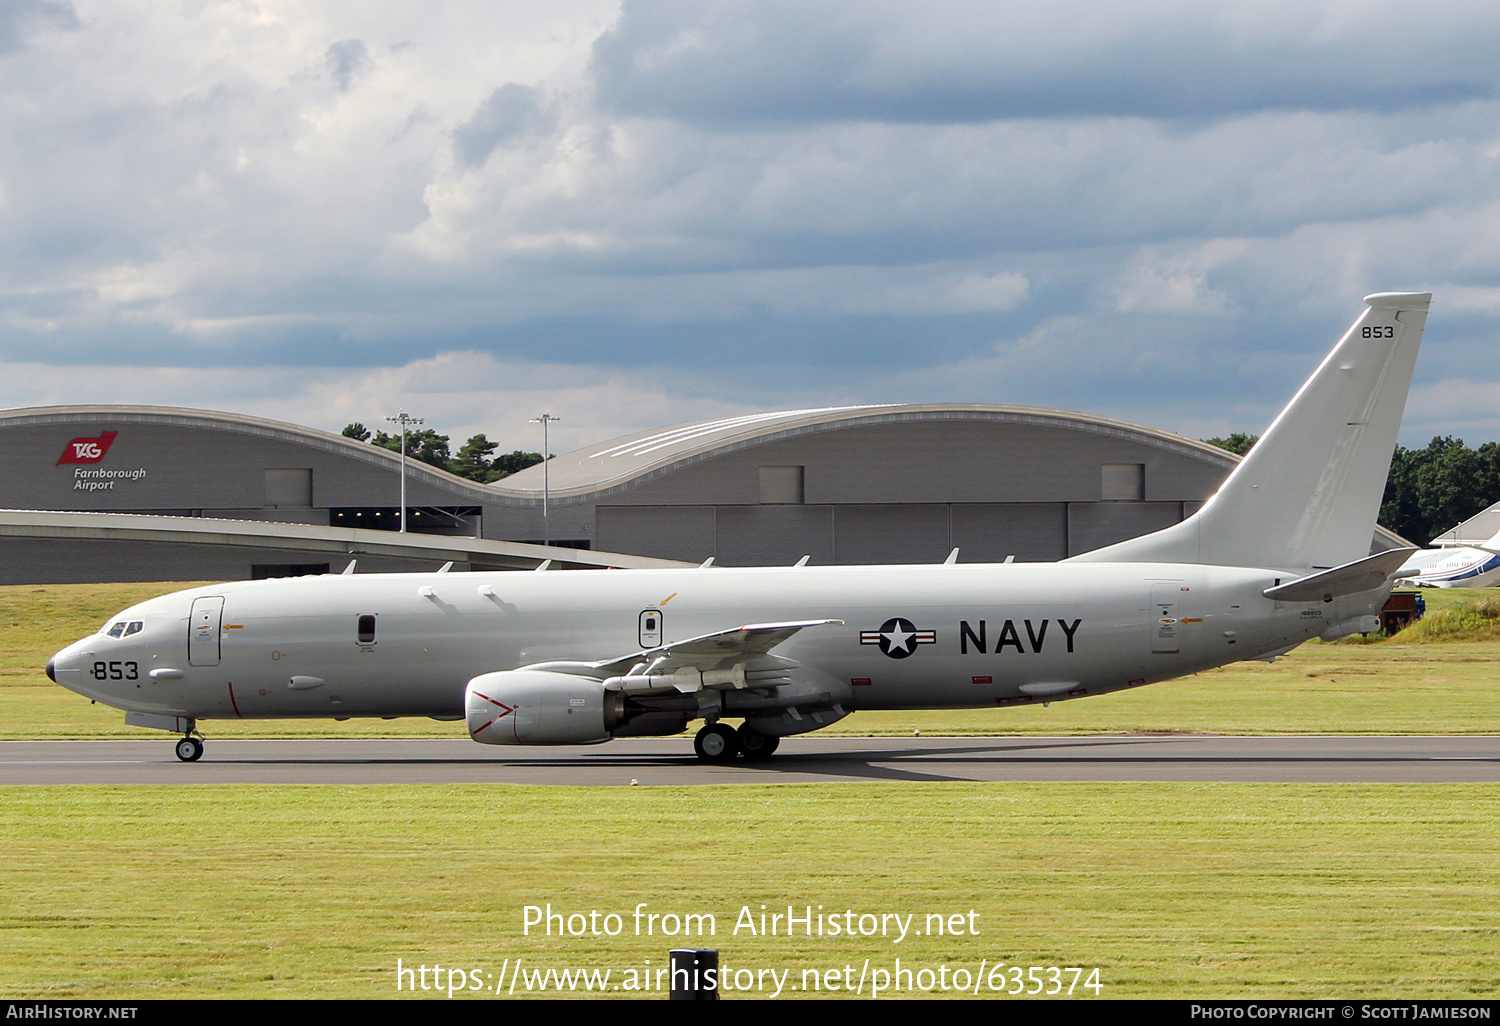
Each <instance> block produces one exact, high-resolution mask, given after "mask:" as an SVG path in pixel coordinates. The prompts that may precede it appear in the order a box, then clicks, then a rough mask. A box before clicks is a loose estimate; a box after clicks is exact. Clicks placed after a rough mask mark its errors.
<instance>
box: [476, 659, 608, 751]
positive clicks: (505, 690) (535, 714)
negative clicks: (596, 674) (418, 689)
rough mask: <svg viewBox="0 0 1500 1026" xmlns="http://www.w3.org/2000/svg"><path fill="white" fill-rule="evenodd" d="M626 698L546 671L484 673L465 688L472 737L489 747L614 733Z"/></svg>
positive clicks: (582, 741)
mask: <svg viewBox="0 0 1500 1026" xmlns="http://www.w3.org/2000/svg"><path fill="white" fill-rule="evenodd" d="M622 701H623V696H621V695H619V694H616V693H612V692H607V691H605V690H604V685H603V684H602V683H600V682H599V681H597V680H590V679H589V678H587V677H575V676H573V675H572V674H570V673H550V672H547V671H545V670H502V671H500V672H497V673H484V674H480V675H479V676H478V677H475V678H474V679H473V680H471V681H469V686H468V687H467V688H465V689H464V711H465V712H466V713H467V719H468V726H469V736H470V737H472V738H473V739H474V740H475V741H478V742H480V743H482V744H487V745H586V744H592V743H594V742H597V741H608V740H609V739H610V738H612V737H614V728H615V725H616V724H617V723H618V722H619V715H618V714H619V706H620V704H621V702H622Z"/></svg>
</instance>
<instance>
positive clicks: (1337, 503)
mask: <svg viewBox="0 0 1500 1026" xmlns="http://www.w3.org/2000/svg"><path fill="white" fill-rule="evenodd" d="M1431 300H1432V294H1431V293H1430V292H1378V293H1376V294H1374V295H1372V296H1366V297H1365V303H1366V304H1367V307H1366V309H1365V311H1364V312H1363V313H1362V314H1360V316H1359V318H1358V319H1357V320H1356V321H1355V322H1354V325H1353V327H1351V328H1350V329H1349V330H1348V331H1347V332H1346V333H1345V334H1344V337H1343V338H1341V339H1340V340H1339V343H1338V345H1336V346H1334V348H1333V351H1332V352H1331V353H1329V354H1328V356H1327V357H1326V358H1325V359H1324V360H1323V362H1322V364H1321V365H1319V367H1318V369H1317V370H1316V371H1314V372H1313V375H1312V377H1310V378H1308V379H1307V383H1306V384H1304V385H1303V386H1302V388H1301V389H1299V390H1298V392H1297V394H1296V395H1295V396H1293V397H1292V401H1291V402H1290V403H1288V404H1287V407H1286V409H1284V410H1282V411H1281V413H1280V415H1279V416H1277V418H1276V420H1275V421H1273V422H1272V424H1271V426H1270V427H1269V428H1267V429H1266V433H1265V434H1264V435H1262V436H1261V439H1260V441H1259V442H1257V443H1256V444H1255V447H1254V448H1253V449H1251V450H1250V452H1249V454H1248V455H1246V457H1245V458H1244V459H1243V460H1242V461H1241V462H1240V465H1239V466H1238V467H1236V468H1235V469H1234V471H1233V473H1231V474H1230V475H1229V477H1228V478H1227V479H1226V480H1225V481H1224V484H1223V485H1222V486H1221V487H1220V488H1219V490H1218V492H1216V493H1215V494H1214V496H1213V498H1211V499H1209V501H1208V502H1207V504H1205V505H1204V507H1203V508H1202V509H1200V510H1199V511H1198V512H1197V513H1195V514H1193V515H1192V516H1191V517H1189V518H1188V519H1186V520H1184V521H1182V523H1180V524H1174V525H1173V526H1171V527H1168V528H1166V529H1165V530H1161V531H1157V532H1155V533H1154V534H1147V535H1142V536H1141V537H1139V538H1132V539H1130V540H1129V541H1124V542H1120V543H1118V544H1116V545H1110V546H1106V547H1105V548H1102V549H1096V550H1095V551H1093V552H1086V553H1083V554H1082V555H1079V556H1074V557H1073V559H1074V560H1076V561H1081V562H1119V563H1145V562H1161V563H1208V564H1214V565H1219V566H1264V567H1277V568H1317V567H1334V566H1341V565H1342V564H1344V563H1349V562H1352V561H1354V560H1356V559H1360V558H1362V557H1363V556H1366V555H1368V554H1369V551H1370V538H1371V536H1372V535H1373V534H1374V533H1375V517H1376V515H1377V514H1378V513H1379V511H1380V500H1381V496H1382V495H1383V494H1384V491H1385V480H1386V475H1387V474H1388V473H1389V471H1390V465H1391V453H1392V451H1393V450H1394V449H1395V446H1396V434H1397V431H1398V430H1399V429H1400V427H1401V415H1402V413H1403V412H1404V411H1405V409H1406V393H1407V391H1408V390H1409V389H1410V387H1411V376H1412V370H1413V368H1414V367H1415V366H1416V360H1417V349H1418V347H1419V346H1420V345H1421V341H1422V328H1423V326H1424V325H1425V324H1426V322H1427V307H1428V304H1429V303H1430V302H1431Z"/></svg>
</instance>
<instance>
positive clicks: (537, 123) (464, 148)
mask: <svg viewBox="0 0 1500 1026" xmlns="http://www.w3.org/2000/svg"><path fill="white" fill-rule="evenodd" d="M553 121H554V117H553V113H552V111H550V110H549V109H548V107H547V105H546V103H545V96H544V94H543V92H542V90H541V89H540V88H539V87H537V86H523V85H520V84H519V83H516V82H507V83H505V85H503V86H500V87H499V88H498V89H496V90H495V91H494V92H492V93H490V95H489V96H488V97H486V98H485V101H484V102H483V103H481V104H480V105H479V109H478V110H476V111H475V112H474V115H473V117H471V118H469V120H467V121H465V122H464V123H463V124H461V125H459V126H458V127H457V128H455V129H454V130H453V151H454V153H455V154H456V155H457V157H458V161H459V163H460V164H462V165H463V166H464V167H479V166H480V165H482V164H483V163H484V162H485V160H486V158H488V157H489V155H490V154H491V153H493V152H494V151H495V148H496V147H497V146H502V145H504V144H505V143H508V142H510V141H512V140H514V139H518V138H520V137H522V136H524V135H528V134H530V133H532V132H545V131H547V130H549V129H550V128H551V127H552V124H553Z"/></svg>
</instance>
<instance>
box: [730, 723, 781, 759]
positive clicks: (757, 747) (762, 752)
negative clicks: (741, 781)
mask: <svg viewBox="0 0 1500 1026" xmlns="http://www.w3.org/2000/svg"><path fill="white" fill-rule="evenodd" d="M736 739H737V740H738V741H739V743H740V754H741V755H743V756H744V757H745V758H746V759H747V760H749V761H750V762H759V761H760V760H761V759H769V758H770V757H771V756H772V755H773V754H774V753H775V751H776V748H777V746H778V745H780V744H781V738H779V737H777V736H776V735H775V734H762V733H761V732H760V731H758V730H756V729H754V728H753V727H751V726H750V725H749V724H748V723H746V724H741V725H740V729H739V731H738V732H737V733H736Z"/></svg>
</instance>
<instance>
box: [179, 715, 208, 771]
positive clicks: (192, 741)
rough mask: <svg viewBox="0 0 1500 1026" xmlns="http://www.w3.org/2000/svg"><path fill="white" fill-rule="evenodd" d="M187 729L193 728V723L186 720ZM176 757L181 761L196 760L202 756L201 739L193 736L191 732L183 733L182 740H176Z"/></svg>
mask: <svg viewBox="0 0 1500 1026" xmlns="http://www.w3.org/2000/svg"><path fill="white" fill-rule="evenodd" d="M188 730H189V731H191V730H193V723H192V721H191V720H189V721H188ZM177 758H179V759H181V760H182V761H183V762H197V761H198V760H199V759H201V758H203V739H202V738H201V737H194V736H193V735H192V734H191V733H188V734H184V735H183V736H182V740H181V741H178V742H177Z"/></svg>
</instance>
